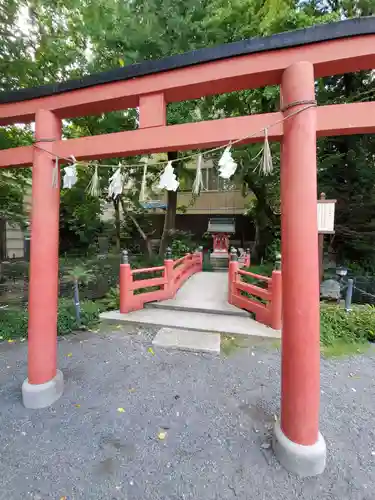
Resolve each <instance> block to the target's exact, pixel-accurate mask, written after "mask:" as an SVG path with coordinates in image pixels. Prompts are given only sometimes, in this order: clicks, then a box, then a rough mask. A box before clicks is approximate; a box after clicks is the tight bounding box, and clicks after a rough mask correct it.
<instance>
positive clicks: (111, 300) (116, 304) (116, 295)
mask: <svg viewBox="0 0 375 500" xmlns="http://www.w3.org/2000/svg"><path fill="white" fill-rule="evenodd" d="M100 304H101V305H102V307H103V309H104V310H105V311H115V310H118V309H120V287H119V286H114V287H112V288H111V289H110V290H109V292H108V293H107V294H106V296H105V297H104V298H103V299H101V301H100Z"/></svg>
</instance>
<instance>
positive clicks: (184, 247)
mask: <svg viewBox="0 0 375 500" xmlns="http://www.w3.org/2000/svg"><path fill="white" fill-rule="evenodd" d="M173 234H174V236H173V240H172V244H171V250H172V256H173V258H174V259H176V258H177V259H178V258H180V257H183V256H184V255H186V254H187V253H191V252H193V251H194V250H196V248H197V244H196V243H195V242H194V241H193V236H192V234H191V233H188V232H184V231H175V232H174V233H173Z"/></svg>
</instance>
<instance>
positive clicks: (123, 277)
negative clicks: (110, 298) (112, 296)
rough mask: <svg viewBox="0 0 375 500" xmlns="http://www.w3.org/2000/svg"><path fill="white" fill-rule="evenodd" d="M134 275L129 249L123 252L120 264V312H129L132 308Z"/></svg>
mask: <svg viewBox="0 0 375 500" xmlns="http://www.w3.org/2000/svg"><path fill="white" fill-rule="evenodd" d="M132 282H133V276H132V271H131V267H130V264H129V254H128V251H127V250H124V251H123V252H122V264H121V265H120V313H123V314H125V313H128V312H130V311H131V310H132V305H133V290H132V289H131V284H132Z"/></svg>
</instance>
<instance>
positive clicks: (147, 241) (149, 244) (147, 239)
mask: <svg viewBox="0 0 375 500" xmlns="http://www.w3.org/2000/svg"><path fill="white" fill-rule="evenodd" d="M121 206H122V211H123V213H124V217H126V216H127V217H129V219H130V220H131V221H132V222H133V224H134V226H135V227H136V229H137V231H138V232H139V234H140V236H141V238H142V239H143V240H144V242H145V245H146V250H147V255H148V257H149V259H151V258H152V257H153V255H154V252H153V250H152V242H151V238H150V237H149V236H148V235H147V234H146V233H145V232H144V231H143V229H142V228H141V226H140V225H139V224H138V221H137V219H136V218H135V217H134V215H132V214H131V213H130V212H128V211H127V210H126V207H125V203H124V200H123V199H121Z"/></svg>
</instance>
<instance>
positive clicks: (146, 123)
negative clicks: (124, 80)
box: [139, 92, 167, 128]
mask: <svg viewBox="0 0 375 500" xmlns="http://www.w3.org/2000/svg"><path fill="white" fill-rule="evenodd" d="M166 124H167V105H166V102H165V98H164V94H163V92H160V93H158V94H148V95H144V96H140V98H139V128H147V127H160V126H164V125H166Z"/></svg>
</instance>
